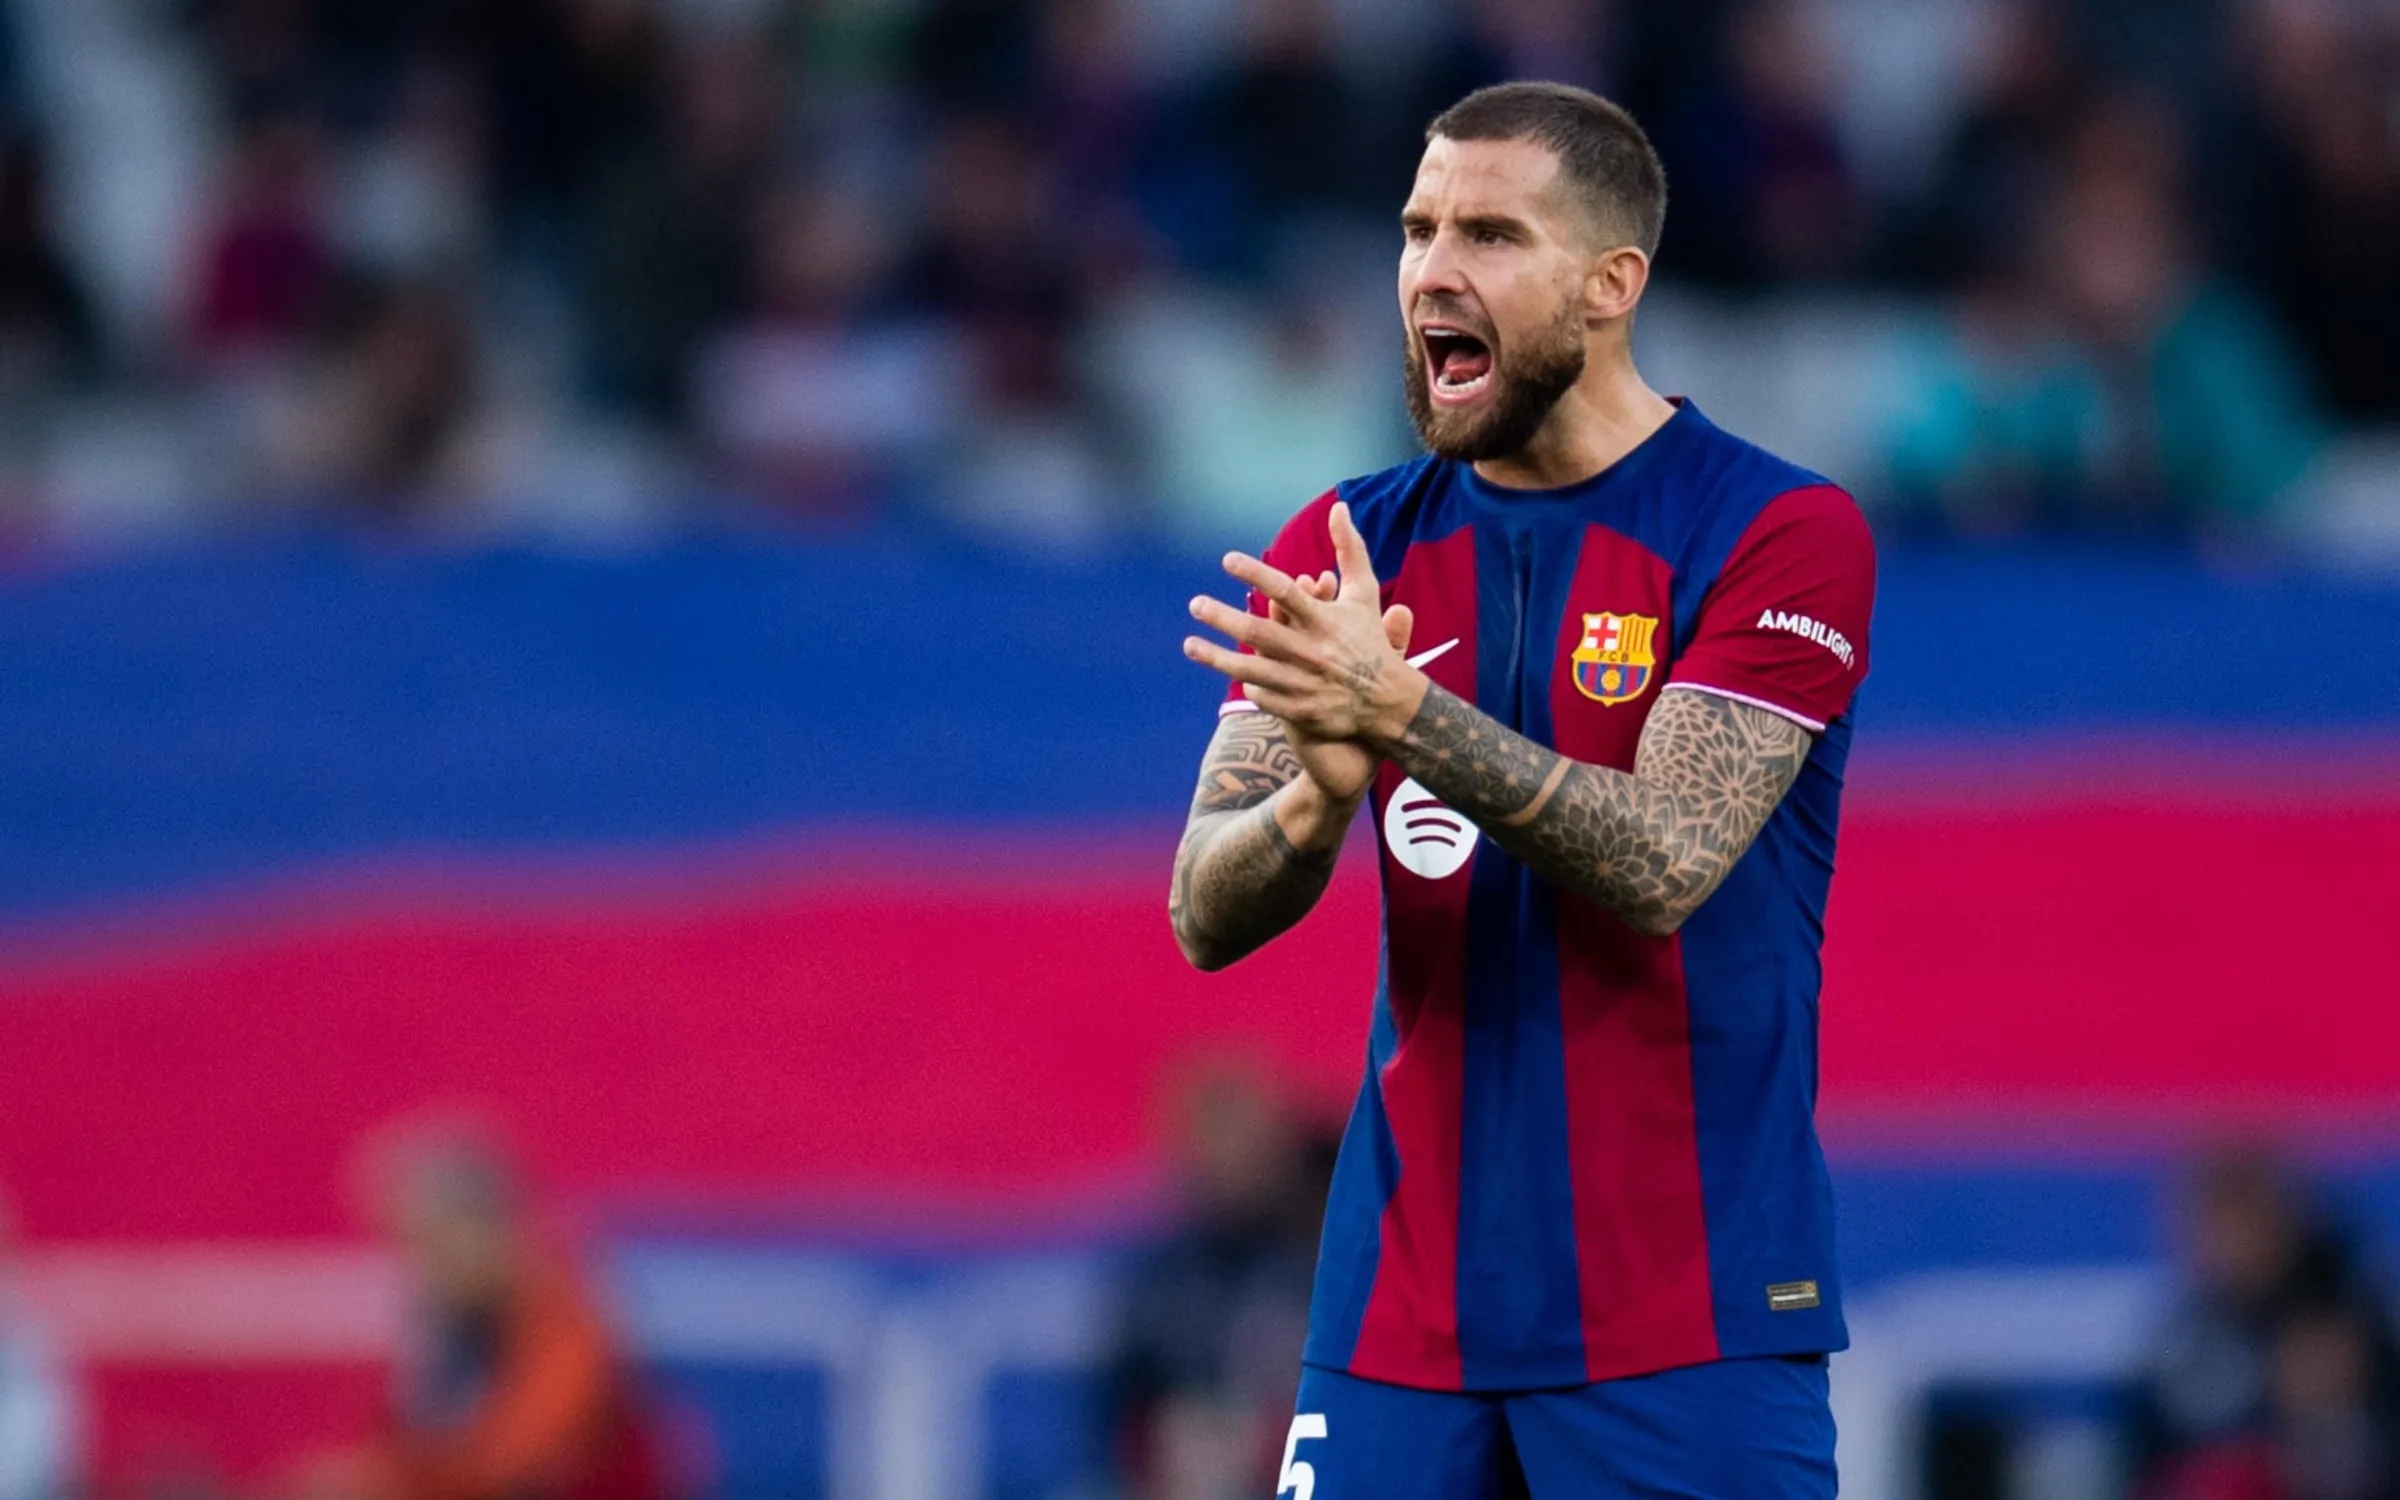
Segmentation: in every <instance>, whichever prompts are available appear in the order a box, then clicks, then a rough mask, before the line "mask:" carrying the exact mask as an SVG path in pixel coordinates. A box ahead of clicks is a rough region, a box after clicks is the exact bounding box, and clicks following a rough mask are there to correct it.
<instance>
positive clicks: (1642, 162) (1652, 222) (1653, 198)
mask: <svg viewBox="0 0 2400 1500" xmlns="http://www.w3.org/2000/svg"><path fill="white" fill-rule="evenodd" d="M1425 139H1427V140H1428V141H1432V140H1452V141H1531V142H1533V143H1534V144H1535V145H1537V146H1541V147H1544V148H1546V149H1547V150H1549V151H1550V152H1551V153H1552V154H1553V155H1555V156H1556V157H1557V158H1558V168H1559V175H1560V177H1561V179H1562V180H1563V181H1564V183H1565V185H1566V186H1567V188H1568V189H1569V191H1571V192H1572V193H1573V194H1574V195H1575V196H1576V198H1577V199H1578V200H1579V201H1580V203H1581V205H1582V206H1583V207H1584V208H1585V209H1586V210H1587V211H1589V212H1590V213H1591V214H1592V216H1593V217H1594V219H1596V220H1597V221H1598V222H1599V223H1600V224H1601V225H1602V226H1603V227H1604V228H1605V229H1606V231H1607V232H1608V233H1610V234H1612V235H1621V236H1623V238H1622V240H1621V241H1620V243H1623V244H1628V245H1632V246H1634V247H1636V248H1637V249H1639V250H1640V251H1641V252H1642V253H1643V254H1644V255H1648V256H1653V257H1655V256H1656V255H1657V254H1658V238H1659V234H1660V232H1661V231H1662V230H1663V229H1664V228H1665V227H1666V222H1667V171H1666V168H1665V167H1664V166H1663V165H1661V164H1660V162H1659V159H1658V151H1657V148H1655V147H1653V146H1652V145H1651V144H1650V137H1649V136H1647V135H1645V134H1643V132H1642V127H1641V126H1640V125H1639V124H1637V123H1635V121H1634V118H1633V116H1632V115H1630V114H1628V113H1626V111H1625V109H1624V108H1623V106H1621V105H1617V104H1612V103H1610V102H1609V101H1608V100H1606V99H1603V98H1601V97H1600V96H1599V95H1598V94H1595V93H1592V92H1591V91H1590V90H1588V89H1579V88H1574V87H1572V86H1570V85H1568V84H1563V83H1500V84H1494V85H1493V86H1492V87H1490V88H1487V89H1477V90H1476V91H1475V92H1474V93H1472V94H1469V95H1467V97H1465V98H1464V99H1461V100H1459V101H1458V102H1457V103H1456V104H1453V105H1451V106H1450V107H1449V108H1448V109H1446V110H1444V111H1442V112H1441V113H1440V114H1439V115H1437V116H1435V117H1434V121H1433V123H1432V124H1431V125H1428V126H1426V127H1425Z"/></svg>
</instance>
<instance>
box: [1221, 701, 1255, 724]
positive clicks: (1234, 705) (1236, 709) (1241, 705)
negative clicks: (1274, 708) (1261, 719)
mask: <svg viewBox="0 0 2400 1500" xmlns="http://www.w3.org/2000/svg"><path fill="white" fill-rule="evenodd" d="M1257 712H1258V705H1257V704H1255V703H1253V702H1251V701H1250V700H1249V699H1247V698H1228V699H1226V700H1225V701H1224V702H1222V703H1220V704H1218V705H1217V717H1218V718H1220V719H1222V718H1224V717H1225V716H1226V715H1228V714H1254V713H1257Z"/></svg>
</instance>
